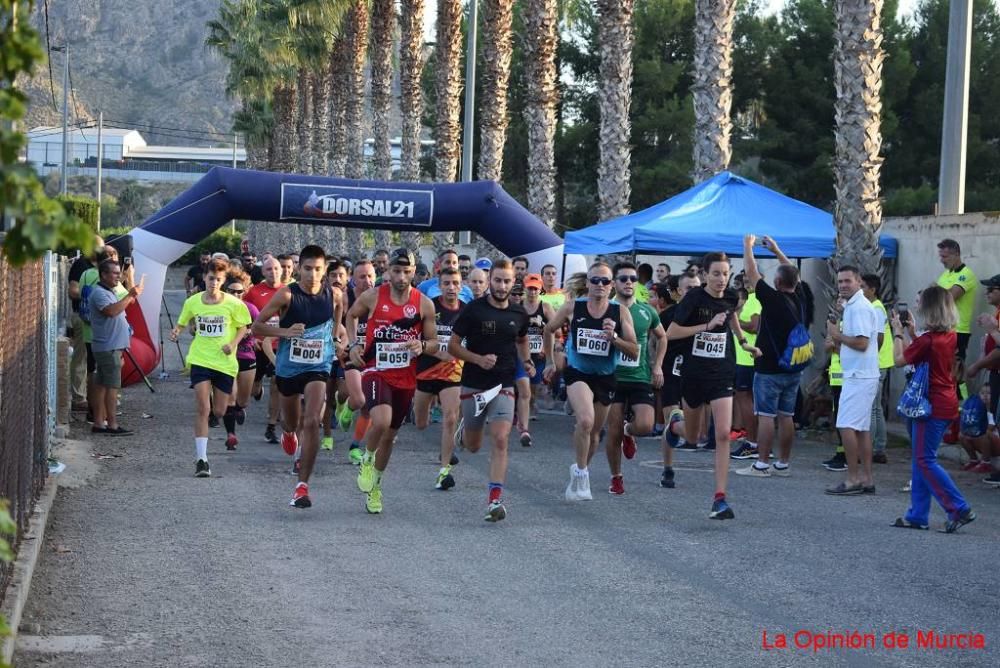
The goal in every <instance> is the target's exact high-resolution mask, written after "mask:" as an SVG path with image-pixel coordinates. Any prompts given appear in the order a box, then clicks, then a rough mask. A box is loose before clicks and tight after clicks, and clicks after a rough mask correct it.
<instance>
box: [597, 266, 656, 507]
mask: <svg viewBox="0 0 1000 668" xmlns="http://www.w3.org/2000/svg"><path fill="white" fill-rule="evenodd" d="M613 273H614V276H615V300H616V301H617V302H618V304H619V305H621V306H622V307H623V308H627V309H628V310H629V314H630V315H631V316H632V327H633V328H634V330H635V338H636V343H637V345H638V348H639V354H638V355H634V356H632V355H628V354H626V353H618V359H617V364H616V365H615V396H614V401H612V402H611V409H610V410H609V411H608V436H607V442H606V443H605V450H606V451H607V455H608V468H610V469H611V486H610V487H609V488H608V493H609V494H613V495H615V496H621V495H622V494H624V493H625V480H624V478H623V476H622V454H624V455H625V458H626V459H632V458H633V457H635V451H636V446H635V437H636V436H642V435H645V434H648V433H649V432H650V431H652V429H653V406H654V405H655V404H656V401H655V398H654V395H653V388H656V389H657V390H659V389H660V388H661V387H663V358H664V357H665V356H666V352H667V333H666V331H665V330H664V329H663V325H661V324H660V316H659V314H658V313H657V312H656V309H655V308H653V307H652V306H650V305H649V304H644V303H641V302H638V301H636V295H635V286H636V285H637V282H638V280H639V275H638V273H637V271H636V267H635V265H634V264H632V263H631V262H619V263H618V264H616V265H615V266H614V271H613ZM650 334H652V335H653V336H654V337H655V338H656V357H655V358H654V361H653V364H652V368H650V362H649V349H648V343H647V340H648V338H649V335H650ZM629 415H631V416H632V419H631V421H628V417H629Z"/></svg>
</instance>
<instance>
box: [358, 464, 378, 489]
mask: <svg viewBox="0 0 1000 668" xmlns="http://www.w3.org/2000/svg"><path fill="white" fill-rule="evenodd" d="M374 486H375V460H374V458H373V459H370V460H368V461H365V460H364V459H362V460H361V468H360V469H358V489H360V490H361V491H362V492H364V493H365V494H367V493H368V492H370V491H372V488H373V487H374Z"/></svg>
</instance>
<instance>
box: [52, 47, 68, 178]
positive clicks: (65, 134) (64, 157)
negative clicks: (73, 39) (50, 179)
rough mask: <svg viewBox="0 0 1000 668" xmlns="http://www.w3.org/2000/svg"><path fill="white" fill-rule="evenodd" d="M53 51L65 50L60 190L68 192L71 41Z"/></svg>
mask: <svg viewBox="0 0 1000 668" xmlns="http://www.w3.org/2000/svg"><path fill="white" fill-rule="evenodd" d="M52 50H53V51H62V52H63V111H62V121H63V124H62V125H63V128H62V130H63V131H62V173H61V174H60V178H59V192H60V193H61V194H63V195H65V194H66V164H67V160H68V156H67V155H66V153H67V145H68V139H69V42H68V41H67V42H66V43H65V44H63V46H62V48H59V49H56V48H53V49H52Z"/></svg>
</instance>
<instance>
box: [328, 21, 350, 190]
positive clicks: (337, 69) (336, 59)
mask: <svg viewBox="0 0 1000 668" xmlns="http://www.w3.org/2000/svg"><path fill="white" fill-rule="evenodd" d="M350 48H351V47H350V43H349V41H348V38H347V33H346V31H344V32H343V33H341V35H340V36H339V37H338V38H337V39H336V41H334V43H333V49H332V50H331V51H330V87H331V88H330V174H331V175H332V176H336V177H341V178H342V177H343V176H344V174H345V172H346V170H347V89H348V86H349V84H350V72H349V68H350Z"/></svg>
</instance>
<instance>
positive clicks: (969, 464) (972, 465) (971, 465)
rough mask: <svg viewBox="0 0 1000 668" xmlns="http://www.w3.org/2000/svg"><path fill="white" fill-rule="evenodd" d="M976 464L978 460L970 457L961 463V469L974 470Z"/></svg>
mask: <svg viewBox="0 0 1000 668" xmlns="http://www.w3.org/2000/svg"><path fill="white" fill-rule="evenodd" d="M977 466H979V460H978V459H970V460H969V461H967V462H965V463H964V464H962V469H961V470H963V471H975V470H976V467H977Z"/></svg>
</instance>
